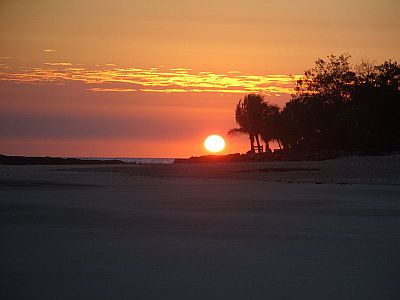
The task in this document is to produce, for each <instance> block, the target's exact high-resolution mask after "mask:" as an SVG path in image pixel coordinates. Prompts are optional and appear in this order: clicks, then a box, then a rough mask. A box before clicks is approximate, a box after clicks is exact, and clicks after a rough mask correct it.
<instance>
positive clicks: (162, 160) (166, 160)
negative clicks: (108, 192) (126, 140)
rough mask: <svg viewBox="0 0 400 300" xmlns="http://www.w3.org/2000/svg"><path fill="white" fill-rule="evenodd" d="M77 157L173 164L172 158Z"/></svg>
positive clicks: (137, 162)
mask: <svg viewBox="0 0 400 300" xmlns="http://www.w3.org/2000/svg"><path fill="white" fill-rule="evenodd" d="M77 158H79V159H96V160H122V161H123V162H126V163H136V164H173V163H174V161H175V159H174V158H137V157H77Z"/></svg>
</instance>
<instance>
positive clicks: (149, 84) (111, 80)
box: [0, 62, 300, 95]
mask: <svg viewBox="0 0 400 300" xmlns="http://www.w3.org/2000/svg"><path fill="white" fill-rule="evenodd" d="M299 78H300V75H279V74H266V75H254V74H243V73H240V72H239V71H230V72H227V73H226V74H220V73H214V72H207V71H203V72H194V71H192V70H191V69H188V68H181V67H177V68H173V69H166V68H163V67H155V68H119V67H116V66H115V65H113V64H106V65H103V66H98V65H97V66H94V67H88V66H82V65H73V64H72V63H69V62H47V63H45V66H44V67H34V68H24V67H12V68H10V67H7V66H6V65H0V80H3V81H11V82H18V83H30V84H35V83H41V84H42V83H67V82H70V81H75V82H76V81H78V82H82V83H85V84H87V85H88V86H87V88H86V89H87V90H89V91H92V92H134V91H141V92H153V93H187V92H191V93H250V92H261V93H265V94H274V95H278V94H290V93H292V91H293V86H294V83H295V82H296V80H297V79H299Z"/></svg>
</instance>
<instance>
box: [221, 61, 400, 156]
mask: <svg viewBox="0 0 400 300" xmlns="http://www.w3.org/2000/svg"><path fill="white" fill-rule="evenodd" d="M349 59H350V55H348V54H342V55H340V56H335V55H331V56H328V60H327V61H325V60H323V59H318V60H317V61H316V62H315V66H314V68H311V69H309V70H307V71H306V72H305V73H304V76H303V78H302V79H300V80H298V81H297V83H296V87H295V90H294V94H293V95H292V99H291V100H290V101H289V102H288V103H286V105H285V107H284V108H283V109H282V110H279V108H278V107H277V106H275V105H271V104H269V103H268V102H267V101H265V99H264V97H263V96H260V95H256V94H249V95H247V96H245V97H244V98H243V99H241V100H240V101H239V103H238V104H237V106H236V112H235V117H236V122H237V124H238V125H239V128H234V129H231V130H230V131H229V133H230V134H237V133H244V134H248V135H249V139H250V146H251V151H252V152H254V142H256V143H257V145H258V146H259V145H260V143H259V136H261V138H262V140H263V141H264V142H265V143H266V149H268V143H269V142H270V141H272V140H275V141H277V142H278V144H279V146H280V147H281V148H283V149H284V150H293V151H297V150H345V151H355V150H357V151H358V150H361V151H393V150H400V66H399V65H398V64H397V62H392V61H390V60H389V61H385V62H384V63H383V64H381V65H377V66H375V65H373V64H372V63H371V62H369V61H366V60H363V61H362V62H361V64H359V65H356V66H354V67H353V66H352V65H351V64H350V62H349Z"/></svg>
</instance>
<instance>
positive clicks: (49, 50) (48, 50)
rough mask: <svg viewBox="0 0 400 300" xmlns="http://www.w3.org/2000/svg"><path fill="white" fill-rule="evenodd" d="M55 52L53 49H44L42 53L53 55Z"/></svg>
mask: <svg viewBox="0 0 400 300" xmlns="http://www.w3.org/2000/svg"><path fill="white" fill-rule="evenodd" d="M56 51H57V50H55V49H44V50H43V52H46V53H54V52H56Z"/></svg>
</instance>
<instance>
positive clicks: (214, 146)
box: [204, 134, 225, 153]
mask: <svg viewBox="0 0 400 300" xmlns="http://www.w3.org/2000/svg"><path fill="white" fill-rule="evenodd" d="M204 148H206V150H207V151H209V152H213V153H217V152H221V151H222V150H224V148H225V141H224V139H223V138H222V137H221V136H219V135H216V134H213V135H210V136H208V137H207V138H206V139H205V140H204Z"/></svg>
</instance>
